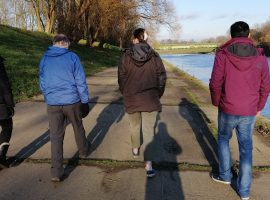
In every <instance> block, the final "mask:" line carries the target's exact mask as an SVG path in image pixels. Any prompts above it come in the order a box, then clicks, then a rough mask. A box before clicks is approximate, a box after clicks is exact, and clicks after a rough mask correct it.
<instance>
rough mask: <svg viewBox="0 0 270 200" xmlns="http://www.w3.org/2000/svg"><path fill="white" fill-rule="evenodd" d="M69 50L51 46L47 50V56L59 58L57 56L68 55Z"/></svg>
mask: <svg viewBox="0 0 270 200" xmlns="http://www.w3.org/2000/svg"><path fill="white" fill-rule="evenodd" d="M68 52H69V50H68V49H66V48H60V47H56V46H50V47H48V48H47V51H46V52H45V55H46V56H50V57H57V56H61V55H63V54H65V53H68Z"/></svg>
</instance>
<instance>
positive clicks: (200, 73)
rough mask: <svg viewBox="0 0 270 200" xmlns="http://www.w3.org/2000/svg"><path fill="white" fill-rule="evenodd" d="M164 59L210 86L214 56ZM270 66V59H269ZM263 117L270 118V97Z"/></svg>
mask: <svg viewBox="0 0 270 200" xmlns="http://www.w3.org/2000/svg"><path fill="white" fill-rule="evenodd" d="M161 57H162V59H164V60H166V61H168V62H169V63H171V64H173V65H174V66H176V67H178V68H179V69H181V70H183V71H185V72H187V73H189V74H190V75H192V76H194V77H196V78H198V79H199V80H201V81H202V82H203V83H205V84H206V85H208V84H209V79H210V76H211V72H212V68H213V64H214V58H215V55H213V54H211V55H210V54H174V55H173V54H168V55H161ZM268 63H269V65H270V58H268ZM262 115H264V116H266V117H268V118H270V97H269V98H268V100H267V103H266V105H265V107H264V109H263V111H262Z"/></svg>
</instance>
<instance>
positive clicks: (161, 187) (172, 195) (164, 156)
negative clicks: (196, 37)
mask: <svg viewBox="0 0 270 200" xmlns="http://www.w3.org/2000/svg"><path fill="white" fill-rule="evenodd" d="M149 151H154V156H155V158H157V159H156V161H155V162H154V168H155V169H156V170H157V173H156V176H155V177H153V178H147V181H146V193H145V200H164V199H167V200H175V199H177V200H184V199H185V197H184V191H183V189H182V183H181V179H180V175H179V173H180V171H179V167H178V163H177V158H176V157H177V155H179V154H181V152H182V148H181V146H179V144H178V143H177V142H176V141H175V140H174V139H173V138H172V137H171V136H170V134H169V133H168V129H167V125H166V124H165V123H163V122H160V123H159V124H158V131H157V133H156V134H155V136H154V139H153V141H152V142H151V143H150V144H149V145H147V147H146V149H145V154H148V153H149ZM152 155H153V154H152ZM154 160H155V159H154Z"/></svg>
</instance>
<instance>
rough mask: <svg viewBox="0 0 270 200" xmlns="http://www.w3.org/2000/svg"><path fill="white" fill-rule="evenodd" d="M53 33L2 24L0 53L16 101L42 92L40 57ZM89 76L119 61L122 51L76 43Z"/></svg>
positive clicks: (76, 51)
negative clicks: (4, 60) (40, 87)
mask: <svg viewBox="0 0 270 200" xmlns="http://www.w3.org/2000/svg"><path fill="white" fill-rule="evenodd" d="M51 39H52V36H51V35H47V34H45V33H41V32H32V31H26V30H21V29H17V28H12V27H9V26H4V25H0V55H1V56H2V57H4V58H5V59H6V62H5V64H6V69H7V73H8V76H9V79H10V82H11V84H12V90H13V94H14V97H15V101H16V102H18V101H23V100H27V99H29V98H30V97H32V96H34V95H37V94H40V90H39V86H38V79H39V61H40V59H41V57H42V55H43V53H44V52H45V51H46V49H47V47H48V46H50V45H51ZM70 49H71V50H72V51H74V52H75V53H77V54H78V56H79V57H80V58H81V61H82V64H83V66H84V69H85V73H86V75H87V76H89V75H92V74H94V73H96V72H98V71H100V70H102V69H104V68H106V67H110V66H115V65H117V63H118V60H119V57H120V52H119V51H114V50H110V49H99V48H86V47H85V46H83V45H77V44H72V45H71V47H70Z"/></svg>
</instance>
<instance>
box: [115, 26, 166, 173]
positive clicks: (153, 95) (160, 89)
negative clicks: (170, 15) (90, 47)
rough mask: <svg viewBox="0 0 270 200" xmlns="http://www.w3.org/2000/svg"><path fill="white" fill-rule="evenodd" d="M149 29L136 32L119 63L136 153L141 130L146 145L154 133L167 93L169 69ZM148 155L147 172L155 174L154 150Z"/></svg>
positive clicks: (119, 78) (138, 149)
mask: <svg viewBox="0 0 270 200" xmlns="http://www.w3.org/2000/svg"><path fill="white" fill-rule="evenodd" d="M147 37H148V35H147V33H146V31H145V29H142V28H139V29H136V30H135V31H134V33H133V41H132V42H133V45H132V46H131V48H129V49H126V50H125V52H124V54H123V56H122V58H121V61H120V63H119V66H118V84H119V89H120V91H121V93H122V95H123V99H124V107H125V111H126V112H127V113H128V116H129V121H130V128H131V142H132V154H133V156H134V157H135V158H136V157H138V156H139V154H140V147H141V130H142V133H143V142H144V145H145V146H146V145H147V144H149V143H150V142H151V141H152V139H153V136H154V126H155V123H156V117H157V113H158V112H160V111H161V103H160V98H161V96H162V95H163V93H164V89H165V83H166V70H165V68H164V65H163V63H162V60H161V58H160V56H159V55H158V53H156V52H155V51H154V50H153V49H152V48H151V46H150V45H149V44H148V43H147V42H146V41H147ZM149 152H150V153H147V154H145V155H144V160H145V162H146V166H145V168H146V174H147V176H148V177H152V176H154V175H155V171H154V169H153V168H152V161H153V159H154V157H153V151H149Z"/></svg>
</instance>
